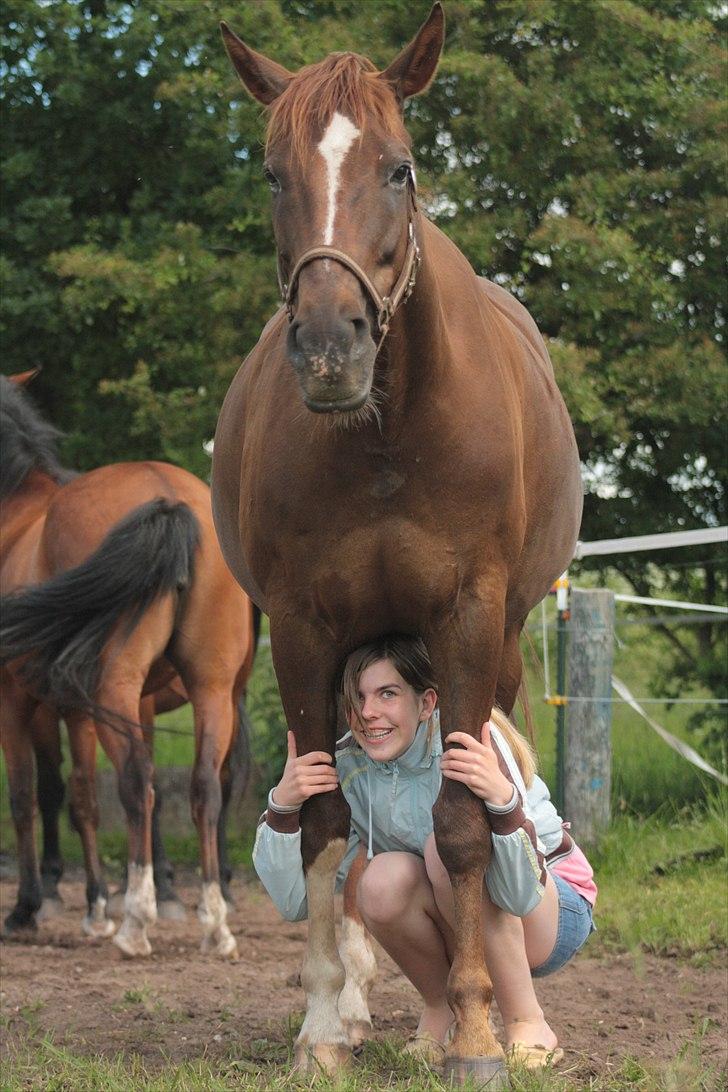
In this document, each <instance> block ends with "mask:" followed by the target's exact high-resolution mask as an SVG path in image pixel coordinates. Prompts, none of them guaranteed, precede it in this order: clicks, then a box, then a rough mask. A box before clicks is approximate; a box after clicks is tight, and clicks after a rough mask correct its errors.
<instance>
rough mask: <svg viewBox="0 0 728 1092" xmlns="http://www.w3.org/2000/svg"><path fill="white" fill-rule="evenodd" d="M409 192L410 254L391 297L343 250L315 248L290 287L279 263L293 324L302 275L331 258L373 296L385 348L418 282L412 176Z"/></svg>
mask: <svg viewBox="0 0 728 1092" xmlns="http://www.w3.org/2000/svg"><path fill="white" fill-rule="evenodd" d="M407 190H408V193H409V198H410V200H409V202H408V208H407V251H406V253H405V256H404V262H403V264H402V271H401V272H400V274H399V277H398V278H397V281H396V283H395V285H394V287H393V288H392V290H391V292H390V293H389V295H388V296H380V294H379V292H378V291H377V289H376V288H375V286H374V283H373V281H372V280H371V278H370V277H369V275H368V274H367V273H366V272H365V271H364V270H363V269H362V267H361V266H360V265H359V263H358V262H355V261H354V259H353V258H350V257H349V255H348V254H345V253H344V251H343V250H337V249H336V247H333V246H313V247H311V248H310V249H309V250H307V251H305V252H304V253H303V254H302V255H301V257H300V258H299V259H298V261H297V262H296V264H295V266H294V267H293V272H292V273H291V278H290V280H289V281H288V283H286V282H285V281H284V280H283V276H282V274H281V265H280V258H279V259H278V287H279V288H280V291H281V297H282V299H283V302H284V304H285V307H286V314H287V315H288V321H289V322H292V321H293V299H294V296H295V295H296V289H297V287H298V278H299V277H300V275H301V270H302V269H304V268H305V267H306V266H307V265H308V264H309V263H310V262H315V261H317V260H318V259H319V258H330V259H331V260H332V261H334V262H338V263H339V265H343V266H344V267H345V268H346V269H348V270H349V271H350V272H352V273H353V274H354V276H355V277H356V278H357V280H358V281H359V283H360V284H361V285H362V287H363V288H364V290H365V291H366V292H367V294H368V295H369V298H370V300H371V301H372V303H373V304H374V310H375V311H376V314H377V327H378V329H379V344H378V345H377V349H379V348H380V347H381V344H382V342H383V341H384V339H385V337H386V336H387V331H388V330H389V324H390V322H391V321H392V316H393V315H394V312H395V311H396V310H397V308H398V307H399V305H400V303H403V302H404V301H405V300H407V299H409V297H410V295H411V294H412V289H413V288H414V286H415V281H416V280H417V270H418V269H419V265H420V248H419V246H418V245H417V237H416V235H415V223H414V217H415V213H416V212H417V194H416V191H415V183H414V179H413V178H412V175H410V178H409V181H408V183H407Z"/></svg>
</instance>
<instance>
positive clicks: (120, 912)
mask: <svg viewBox="0 0 728 1092" xmlns="http://www.w3.org/2000/svg"><path fill="white" fill-rule="evenodd" d="M125 898H126V891H115V892H114V894H113V895H109V901H108V902H107V903H106V913H107V914H111V916H112V917H115V918H122V917H123V916H124V899H125Z"/></svg>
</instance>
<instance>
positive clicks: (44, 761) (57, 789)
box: [31, 705, 66, 921]
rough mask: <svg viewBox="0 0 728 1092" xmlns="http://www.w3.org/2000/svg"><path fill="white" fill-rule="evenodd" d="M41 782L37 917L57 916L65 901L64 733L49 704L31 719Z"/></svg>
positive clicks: (56, 715)
mask: <svg viewBox="0 0 728 1092" xmlns="http://www.w3.org/2000/svg"><path fill="white" fill-rule="evenodd" d="M31 732H32V736H33V749H34V750H35V763H36V776H37V784H38V809H39V811H40V815H41V822H42V828H43V856H42V858H41V863H40V875H41V883H42V886H43V905H42V906H41V908H40V912H39V914H38V920H39V921H42V920H44V919H45V918H50V917H54V916H55V915H56V914H58V913H59V912H60V911H61V909H62V907H63V901H62V899H61V896H60V895H59V893H58V881H59V880H60V878H61V876H62V875H63V860H62V858H61V847H60V839H59V834H58V819H59V815H60V811H61V806H62V804H63V800H64V797H65V795H66V786H65V785H64V783H63V778H62V777H61V764H62V762H63V756H62V754H61V732H60V724H59V719H58V713H57V711H56V710H55V709H53V708H51V707H50V706H48V705H40V706H38V709H37V710H36V713H35V716H34V717H33V720H32V722H31Z"/></svg>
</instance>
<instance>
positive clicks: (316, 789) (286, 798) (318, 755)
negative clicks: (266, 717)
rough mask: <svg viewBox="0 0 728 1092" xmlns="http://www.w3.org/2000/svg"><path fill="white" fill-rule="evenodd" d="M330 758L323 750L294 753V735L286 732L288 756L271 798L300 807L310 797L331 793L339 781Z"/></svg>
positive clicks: (287, 805)
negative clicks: (305, 753)
mask: <svg viewBox="0 0 728 1092" xmlns="http://www.w3.org/2000/svg"><path fill="white" fill-rule="evenodd" d="M332 762H333V759H332V757H331V755H330V754H327V753H326V751H309V753H308V754H307V755H301V757H300V758H299V757H298V756H297V755H296V737H295V736H294V734H293V732H289V733H288V758H287V760H286V765H285V768H284V770H283V777H282V778H281V779H280V781H279V782H278V784H277V785H276V787H275V789H274V790H273V800H274V802H275V803H276V804H280V805H281V807H299V808H300V807H301V805H302V804H305V803H306V801H307V800H308V798H309V797H310V796H316V795H317V793H320V792H331V791H332V790H333V789H335V788H336V786H337V785H338V784H339V778H338V776H337V773H336V770H335V769H334V767H333V766H332V765H331V763H332Z"/></svg>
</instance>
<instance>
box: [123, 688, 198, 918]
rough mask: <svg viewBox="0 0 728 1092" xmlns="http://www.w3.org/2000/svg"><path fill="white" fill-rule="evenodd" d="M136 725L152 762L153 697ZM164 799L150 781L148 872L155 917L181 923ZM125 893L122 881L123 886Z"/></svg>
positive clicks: (144, 703) (146, 699)
mask: <svg viewBox="0 0 728 1092" xmlns="http://www.w3.org/2000/svg"><path fill="white" fill-rule="evenodd" d="M139 723H140V724H142V725H143V726H144V728H145V730H146V732H145V742H146V744H147V749H148V751H149V756H150V759H152V760H153V755H154V748H153V740H154V696H153V695H151V694H150V695H148V696H147V697H144V698H142V700H141V702H140V703H139ZM163 803H164V798H163V796H162V792H161V789H160V788H159V783H158V776H155V778H154V808H153V809H152V870H153V874H154V890H155V893H156V897H157V916H158V917H159V918H164V919H165V920H166V921H184V920H185V918H186V916H187V914H186V911H185V908H184V906H183V905H182V903H181V901H180V900H179V898H178V897H177V893H176V891H175V889H174V867H173V866H172V862H171V861H170V859H169V857H168V856H167V851H166V850H165V848H164V842H163V840H162V829H161V819H162V805H163ZM124 888H125V889H126V879H125V882H124Z"/></svg>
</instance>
